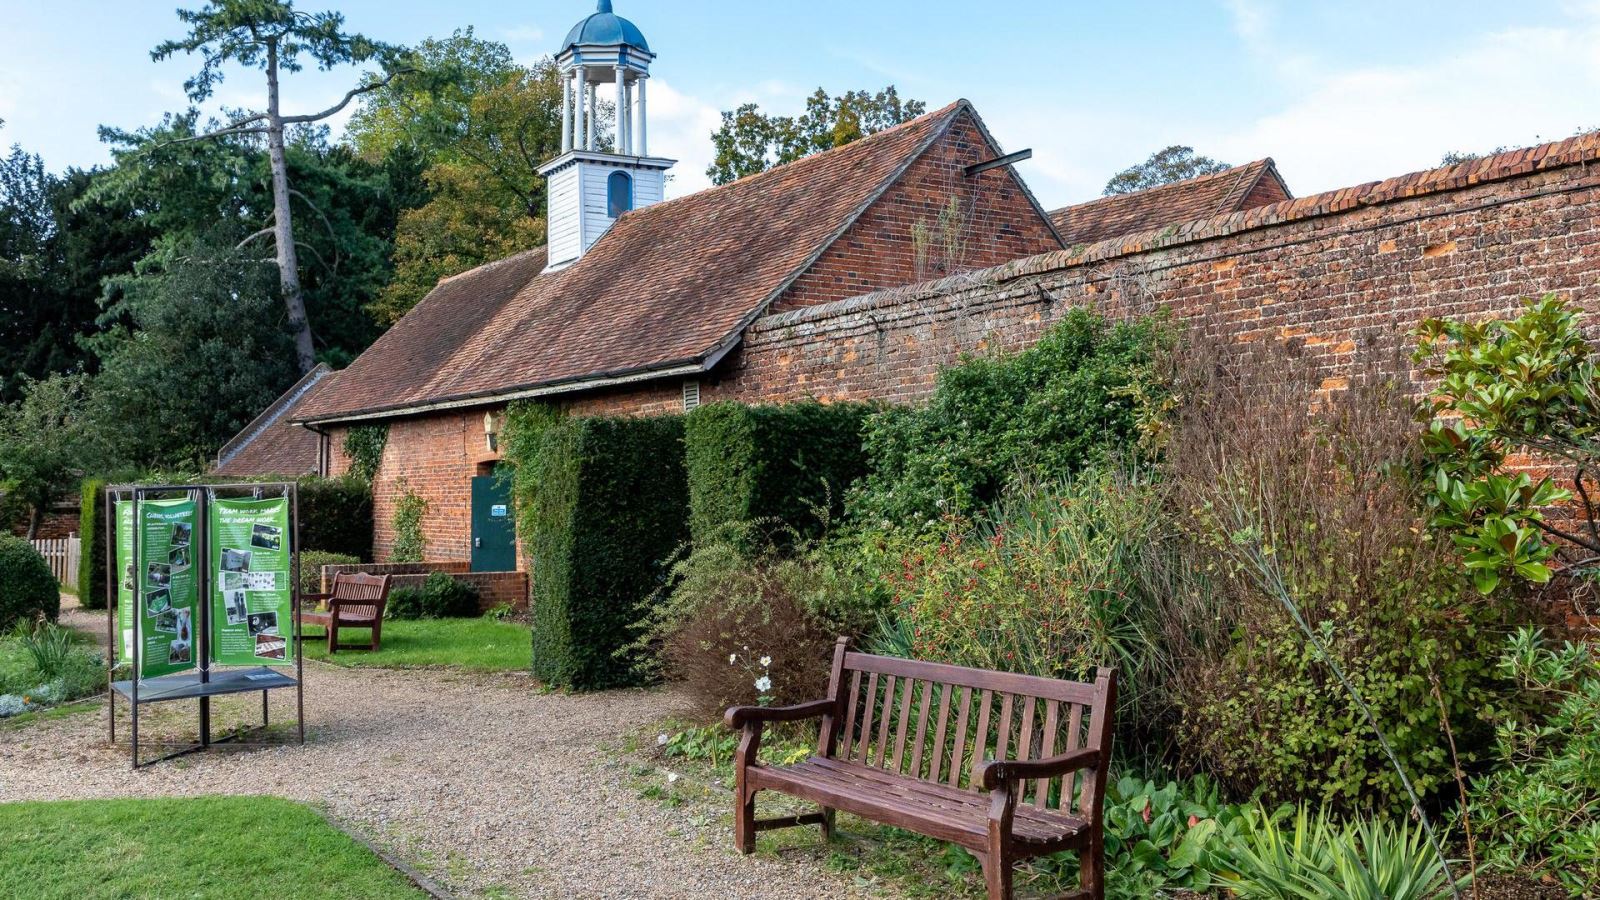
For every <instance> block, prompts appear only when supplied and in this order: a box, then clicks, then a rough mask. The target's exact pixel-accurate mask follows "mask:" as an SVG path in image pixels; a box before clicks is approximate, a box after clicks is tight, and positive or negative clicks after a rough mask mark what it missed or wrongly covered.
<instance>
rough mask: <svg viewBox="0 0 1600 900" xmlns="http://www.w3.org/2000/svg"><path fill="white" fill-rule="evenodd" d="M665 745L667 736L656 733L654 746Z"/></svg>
mask: <svg viewBox="0 0 1600 900" xmlns="http://www.w3.org/2000/svg"><path fill="white" fill-rule="evenodd" d="M666 745H667V736H666V735H665V734H659V735H656V746H657V747H665V746H666Z"/></svg>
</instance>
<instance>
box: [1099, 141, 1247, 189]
mask: <svg viewBox="0 0 1600 900" xmlns="http://www.w3.org/2000/svg"><path fill="white" fill-rule="evenodd" d="M1228 168H1231V166H1229V165H1228V164H1227V163H1225V162H1217V161H1216V160H1214V159H1212V158H1211V157H1209V156H1198V155H1196V154H1195V152H1194V148H1193V147H1185V146H1183V145H1182V144H1173V145H1172V146H1170V147H1164V148H1162V149H1160V150H1157V151H1156V152H1154V153H1152V154H1150V158H1149V159H1147V160H1145V161H1144V162H1142V163H1139V164H1138V165H1136V166H1129V167H1128V168H1126V169H1123V170H1122V171H1121V172H1118V173H1117V174H1115V175H1113V176H1111V180H1110V181H1108V182H1106V189H1105V195H1106V196H1107V197H1109V196H1111V195H1113V194H1131V193H1133V192H1134V191H1144V190H1149V189H1150V188H1153V187H1160V186H1162V185H1163V184H1171V183H1173V182H1174V181H1182V180H1184V179H1185V178H1194V177H1195V176H1197V175H1210V174H1212V173H1215V172H1221V171H1222V170H1224V169H1228Z"/></svg>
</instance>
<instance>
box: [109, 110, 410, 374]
mask: <svg viewBox="0 0 1600 900" xmlns="http://www.w3.org/2000/svg"><path fill="white" fill-rule="evenodd" d="M205 130H207V129H206V128H203V127H200V122H199V113H198V112H197V111H195V110H189V111H187V112H185V113H182V114H176V115H169V116H167V117H166V118H165V119H164V120H163V121H162V122H161V124H159V125H157V126H155V127H152V128H146V129H140V130H139V131H135V132H124V131H119V130H116V129H112V128H103V129H102V130H101V131H102V137H103V138H104V139H105V140H107V141H108V142H109V143H111V144H112V146H113V150H112V155H113V157H114V158H115V159H116V165H115V166H114V167H113V168H111V169H109V170H107V171H105V172H103V173H100V174H99V175H98V176H97V177H96V178H95V179H94V181H93V183H92V185H91V186H90V188H89V192H88V194H87V196H86V197H85V198H84V200H83V201H80V202H79V203H78V208H83V207H84V206H85V202H94V203H98V204H102V205H105V206H107V207H108V208H110V209H111V210H113V211H114V212H120V213H123V214H126V215H129V216H132V217H135V218H136V220H137V221H138V222H139V223H141V225H142V226H143V227H145V228H147V229H148V230H149V231H150V232H151V233H152V234H153V235H154V236H155V237H154V242H155V243H156V244H158V245H160V246H161V247H164V248H169V247H171V246H173V245H175V244H180V243H187V242H191V241H194V240H196V239H199V238H201V237H203V236H214V235H216V234H220V233H223V232H224V231H226V232H230V233H237V234H239V235H240V240H239V249H240V251H241V252H242V253H244V252H247V253H250V254H252V255H254V256H256V257H260V258H269V255H270V253H271V251H270V250H269V249H268V246H269V245H267V244H265V243H264V242H262V241H261V240H260V237H261V236H262V235H263V234H264V233H265V232H266V230H270V229H264V227H263V226H268V225H270V217H271V215H272V214H271V212H270V210H271V209H272V206H273V201H272V189H271V181H272V176H271V166H270V159H269V155H268V154H267V152H266V148H265V146H264V141H263V140H262V139H261V138H260V137H259V136H255V135H226V136H221V137H217V138H213V139H211V140H206V141H196V140H192V138H193V137H194V136H196V135H198V134H201V133H204V131H205ZM285 160H286V162H287V164H288V167H289V174H290V177H291V179H292V181H293V184H294V185H295V187H294V189H293V192H292V196H291V203H292V204H293V206H294V210H295V214H296V215H297V216H299V217H300V221H301V222H302V227H301V228H299V229H297V232H296V235H295V241H296V245H297V248H298V252H299V256H300V258H301V259H303V260H304V261H305V264H304V265H303V266H302V267H301V269H300V273H299V275H300V283H301V286H302V291H303V293H302V297H303V305H304V308H305V310H306V313H307V315H308V317H309V318H310V320H311V321H312V322H314V323H315V326H316V331H315V335H316V343H315V347H316V351H317V355H318V357H319V358H321V359H323V360H325V361H327V362H329V363H330V364H333V365H335V366H338V365H341V364H343V363H345V362H348V361H349V360H350V359H352V358H353V357H354V356H355V355H356V354H358V353H360V352H361V351H362V350H363V349H365V348H366V346H367V345H368V344H369V343H371V342H372V340H373V339H374V338H375V337H376V336H377V329H376V326H375V324H374V323H373V321H372V319H371V317H370V315H369V314H368V313H367V312H366V310H365V307H366V306H367V304H369V303H370V302H371V301H372V299H373V298H374V297H376V296H377V295H378V293H379V292H380V291H381V290H382V288H383V286H384V285H385V284H386V283H387V282H388V279H389V272H390V263H389V253H390V239H391V236H392V235H393V233H394V227H395V222H396V221H397V219H398V217H399V215H400V210H401V208H402V206H403V204H404V203H405V202H407V196H408V192H409V191H411V190H412V189H411V187H410V185H409V182H408V181H407V179H410V180H415V179H416V178H417V174H416V172H415V170H414V168H413V169H406V167H405V165H404V161H396V162H394V163H386V164H380V165H375V164H373V163H371V162H368V161H366V160H364V159H361V158H359V157H357V155H356V154H355V153H354V152H353V151H352V150H351V149H350V148H349V147H347V146H345V145H343V144H333V143H330V142H329V140H328V134H327V129H326V128H325V127H320V126H319V127H310V126H300V127H298V128H295V129H291V130H290V131H289V133H288V134H287V143H286V146H285ZM264 217H265V218H264ZM130 268H131V266H129V265H126V264H124V265H123V266H122V267H121V269H120V273H126V272H127V271H128V270H129V269H130ZM118 285H119V282H117V281H115V280H112V281H110V282H108V290H111V291H114V290H117V289H119V287H118ZM107 300H108V302H110V303H112V304H113V305H114V304H115V302H116V298H115V297H109V296H108V297H107Z"/></svg>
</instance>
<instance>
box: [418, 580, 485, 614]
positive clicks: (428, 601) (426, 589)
mask: <svg viewBox="0 0 1600 900" xmlns="http://www.w3.org/2000/svg"><path fill="white" fill-rule="evenodd" d="M478 612H479V610H478V589H477V588H476V587H474V586H473V585H471V584H469V583H467V582H465V581H461V580H459V579H457V578H454V577H452V576H451V575H450V573H448V572H434V573H432V574H430V575H429V576H428V577H427V578H426V579H425V580H423V582H422V614H423V615H424V616H426V617H427V618H430V619H473V618H477V616H478Z"/></svg>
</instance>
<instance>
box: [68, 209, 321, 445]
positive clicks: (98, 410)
mask: <svg viewBox="0 0 1600 900" xmlns="http://www.w3.org/2000/svg"><path fill="white" fill-rule="evenodd" d="M236 243H237V234H236V233H233V232H222V233H218V234H212V235H207V236H204V237H200V238H191V239H187V240H183V241H174V242H171V243H170V244H168V245H165V246H163V247H162V248H161V249H160V250H158V251H157V252H156V253H154V254H152V255H151V256H150V257H147V258H146V259H143V260H141V261H140V262H139V264H138V266H137V267H136V269H135V271H134V272H133V273H132V274H129V275H123V276H119V277H118V278H116V279H115V282H116V284H115V286H116V288H117V290H118V293H119V297H120V299H119V300H118V302H117V303H116V304H115V305H114V306H112V307H110V308H109V309H108V310H107V314H108V316H110V317H113V318H115V319H116V320H119V321H122V322H125V323H126V324H125V325H118V326H116V327H114V328H111V329H110V330H108V331H106V332H104V333H102V334H99V335H97V336H95V338H94V339H93V340H92V341H91V348H92V349H93V350H94V351H95V353H96V355H97V356H98V357H99V359H100V372H99V373H98V374H97V375H95V376H94V380H93V382H92V384H91V385H90V389H89V392H88V397H87V400H86V404H85V405H86V409H85V418H86V420H87V422H86V429H85V430H86V434H87V437H86V438H85V445H86V446H85V448H84V449H85V451H86V452H88V453H89V454H91V455H92V457H93V458H94V459H95V460H96V462H97V463H98V464H99V465H100V466H102V467H103V468H107V469H109V468H130V469H135V470H149V469H159V468H166V469H172V468H185V467H197V466H202V465H204V464H205V463H206V462H207V461H208V460H209V459H210V458H211V457H212V455H213V454H214V453H215V451H216V448H217V447H218V446H219V445H220V444H221V443H222V442H223V441H225V440H227V439H228V438H229V437H231V436H232V435H233V434H234V433H236V432H237V431H238V430H239V429H240V428H242V427H243V426H244V425H245V424H246V423H248V422H249V421H250V419H251V418H253V417H254V416H255V415H256V413H257V412H259V411H260V410H261V409H262V407H264V406H266V404H267V403H269V402H271V401H272V400H273V398H275V397H277V396H278V395H279V394H280V393H282V392H283V391H284V389H286V388H287V387H288V386H289V385H290V384H291V383H293V382H294V380H295V378H296V377H297V370H296V368H295V365H294V344H293V339H292V337H291V336H290V334H289V332H288V330H287V329H286V328H285V325H284V320H283V319H284V317H283V307H282V305H281V304H280V303H279V302H278V300H277V296H276V290H275V284H274V279H273V265H272V263H271V261H267V260H262V259H259V258H257V257H256V256H254V255H253V254H251V253H249V252H247V251H244V250H239V249H237V248H236V247H235V246H234V245H235V244H236Z"/></svg>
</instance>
